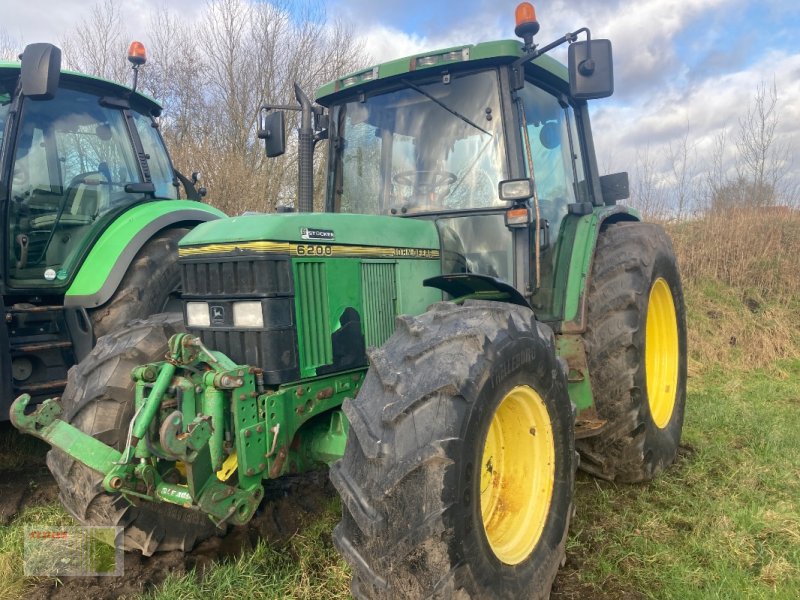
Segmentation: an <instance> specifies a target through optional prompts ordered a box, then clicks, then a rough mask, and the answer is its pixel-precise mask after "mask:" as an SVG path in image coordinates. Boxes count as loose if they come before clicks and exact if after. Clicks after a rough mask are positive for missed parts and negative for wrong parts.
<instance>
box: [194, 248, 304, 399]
mask: <svg viewBox="0 0 800 600" xmlns="http://www.w3.org/2000/svg"><path fill="white" fill-rule="evenodd" d="M180 263H181V269H182V276H183V293H182V295H183V299H184V320H185V321H186V319H185V316H186V313H185V311H186V308H185V303H186V302H187V301H188V302H206V303H207V304H208V306H209V320H210V322H211V324H210V326H209V327H188V330H189V332H190V333H193V334H194V335H197V336H199V337H200V339H201V340H203V343H204V344H205V345H206V346H207V347H208V348H211V349H212V350H218V351H220V352H222V353H224V354H225V355H226V356H228V357H229V358H230V359H231V360H233V361H234V362H236V363H237V364H240V365H252V366H257V367H259V368H261V369H262V370H263V371H264V381H265V382H266V383H267V384H269V385H278V384H281V383H288V382H291V381H297V380H298V379H299V378H300V367H299V359H298V346H297V323H296V321H295V309H294V279H293V277H292V269H291V260H290V259H289V257H288V256H286V257H282V256H278V257H276V256H269V257H265V256H254V255H242V256H233V257H232V256H230V255H226V256H223V257H216V256H211V257H209V256H201V257H184V258H181V259H180ZM254 300H257V301H259V302H260V303H261V314H262V317H263V321H264V326H263V327H261V328H258V329H253V328H243V327H238V328H237V327H236V326H235V325H234V322H233V305H234V303H235V302H241V301H251V302H252V301H254Z"/></svg>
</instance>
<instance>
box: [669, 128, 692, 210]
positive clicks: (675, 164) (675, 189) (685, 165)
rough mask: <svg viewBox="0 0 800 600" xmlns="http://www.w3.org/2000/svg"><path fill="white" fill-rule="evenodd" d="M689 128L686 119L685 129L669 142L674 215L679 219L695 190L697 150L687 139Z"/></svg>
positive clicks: (687, 208) (688, 205)
mask: <svg viewBox="0 0 800 600" xmlns="http://www.w3.org/2000/svg"><path fill="white" fill-rule="evenodd" d="M690 132H691V128H690V127H689V121H688V120H687V121H686V129H685V130H684V132H683V136H681V138H680V140H678V141H677V142H676V143H674V144H673V143H672V142H670V144H669V149H668V151H669V156H668V158H669V165H670V171H671V174H672V186H671V187H672V192H671V195H672V196H673V197H674V199H675V203H676V206H675V211H676V212H675V216H676V218H677V219H678V220H679V221H680V220H681V219H683V218H685V217H686V216H687V213H688V212H689V211H690V205H691V204H692V202H693V199H694V197H695V194H696V192H697V186H696V185H695V175H696V174H697V172H696V164H697V152H696V150H695V147H694V144H692V143H691V142H690V141H689V134H690Z"/></svg>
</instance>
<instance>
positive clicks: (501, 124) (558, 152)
mask: <svg viewBox="0 0 800 600" xmlns="http://www.w3.org/2000/svg"><path fill="white" fill-rule="evenodd" d="M534 27H535V30H538V23H537V22H536V20H535V16H533V15H522V18H521V20H520V19H518V26H517V32H518V34H519V35H520V36H521V37H523V38H524V40H525V42H524V44H521V43H520V42H518V41H510V40H509V41H499V42H488V43H482V44H477V45H468V46H461V47H455V48H446V49H443V50H439V51H435V52H432V53H425V54H420V55H416V56H411V57H408V58H403V59H399V60H395V61H392V62H389V63H384V64H381V65H377V66H375V67H371V68H369V69H365V70H362V71H358V72H355V73H351V74H348V75H345V76H344V77H342V78H340V79H337V80H335V81H333V82H331V83H329V84H327V85H325V86H323V87H322V88H321V89H320V90H319V91H318V93H317V98H316V101H317V105H315V106H311V105H310V103H308V102H307V101H305V102H304V101H303V98H301V96H300V95H299V96H298V100H300V104H301V106H302V107H304V109H303V110H305V111H306V112H310V113H312V115H313V117H314V118H313V119H311V118H307V119H306V122H307V123H308V124H309V125H310V124H311V123H312V122H313V126H310V129H309V131H308V132H307V134H306V138H307V139H311V137H312V136H313V139H315V140H320V139H323V138H327V139H328V140H329V142H328V143H329V152H328V160H329V164H328V169H327V186H326V190H327V192H326V210H327V211H328V212H334V213H355V214H366V215H387V216H397V217H402V218H414V219H425V220H429V221H432V222H434V223H435V225H436V229H437V231H438V235H439V238H440V246H441V260H442V264H441V268H442V276H443V277H444V279H442V280H440V281H439V282H438V283H437V284H436V285H437V286H438V287H441V289H442V290H444V291H445V292H448V293H449V294H450V295H451V296H452V295H454V290H455V289H456V288H457V289H458V290H460V291H466V292H469V291H474V292H478V291H486V290H485V288H486V287H487V286H488V287H489V288H496V289H497V290H500V289H501V288H502V289H505V290H506V291H507V290H508V289H509V287H513V288H514V289H515V290H516V293H517V294H518V295H519V303H524V304H526V305H530V306H531V307H533V308H534V309H535V310H536V312H537V315H538V316H539V317H540V318H542V319H544V320H549V321H557V320H561V319H563V294H559V293H557V292H556V290H557V289H562V290H563V288H564V286H563V282H558V281H556V280H555V273H556V272H557V262H558V261H559V260H560V259H559V256H560V248H559V243H560V242H561V240H563V239H565V236H563V235H562V224H563V222H564V219H565V217H566V216H567V215H569V214H574V215H577V216H582V215H586V214H590V213H592V211H593V208H594V206H602V204H603V198H602V194H601V192H600V178H599V177H598V176H597V169H596V166H595V164H594V161H595V158H594V148H593V144H592V138H591V133H590V127H589V119H588V112H587V104H586V100H587V99H590V98H601V97H605V96H608V95H610V94H611V93H612V91H613V78H612V73H611V48H610V44H608V42H607V40H588V41H583V42H578V41H577V38H578V35H579V34H581V33H583V32H585V33H586V35H587V37H589V33H588V30H579V31H576V32H574V33H569V34H567V35H566V36H564V37H563V38H561V39H560V40H557V41H556V42H553V43H552V44H549V45H548V46H546V47H544V48H541V49H538V48H537V46H536V45H535V44H533V38H532V34H531V33H530V31H533V29H534ZM526 36H527V37H526ZM565 42H569V43H570V51H569V57H570V59H569V66H564V65H562V64H560V63H559V62H557V61H556V60H554V59H552V58H551V57H549V56H547V55H546V54H545V53H546V52H547V51H548V50H550V49H552V48H553V47H555V46H557V45H559V44H561V43H565ZM271 108H272V107H265V111H269V110H270V109H271ZM275 108H277V107H275ZM281 108H286V107H281ZM281 126H282V122H281V123H277V122H273V121H272V120H271V119H270V117H269V116H267V117H266V118H265V119H263V120H262V132H261V136H262V137H265V138H267V142H268V143H267V147H268V149H267V151H268V154H271V155H274V154H275V152H272V153H271V152H270V147H269V146H270V138H272V139H273V140H274V139H276V138H281V136H275V135H271V133H273V132H275V131H276V130H277V129H278V128H280V127H281ZM300 131H301V146H302V136H303V128H302V127H301V130H300ZM300 162H301V170H302V163H303V158H302V153H301V159H300ZM302 188H303V185H302V176H301V186H300V189H301V190H302ZM300 206H301V210H303V208H302V206H303V203H302V198H301V199H300ZM306 206H310V203H307V204H306ZM566 246H568V249H569V251H571V250H572V243H571V242H570V241H568V242H567V243H566ZM566 246H565V247H566ZM562 259H563V257H562ZM455 279H458V285H456V288H453V286H451V285H450V284H449V283H448V284H447V285H445V282H446V280H448V281H450V282H452V281H453V280H455ZM465 286H466V287H465ZM501 293H504V294H505V293H506V292H501Z"/></svg>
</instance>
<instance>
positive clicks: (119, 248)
mask: <svg viewBox="0 0 800 600" xmlns="http://www.w3.org/2000/svg"><path fill="white" fill-rule="evenodd" d="M225 216H226V215H225V213H223V212H222V211H221V210H218V209H216V208H214V207H212V206H208V205H206V204H200V203H198V202H191V201H187V200H161V201H158V202H148V203H146V204H140V205H138V206H134V207H132V208H131V209H130V210H127V211H125V212H124V213H122V214H121V215H120V216H119V217H117V218H116V219H115V220H114V222H113V223H111V225H109V226H108V228H107V229H106V230H105V231H104V232H103V234H102V235H101V236H100V238H99V239H98V240H97V241H96V242H95V243H94V246H92V249H91V251H90V252H89V254H88V256H87V257H86V259H85V260H84V261H83V264H82V265H81V267H80V270H79V271H78V273H77V275H76V276H75V279H74V280H73V281H72V285H70V287H69V289H68V290H67V292H66V295H65V296H64V306H65V307H77V306H80V307H83V308H96V307H98V306H100V305H102V304H104V303H105V302H108V300H109V299H110V298H111V296H113V295H114V292H115V291H116V290H117V287H118V286H119V284H120V281H122V278H123V276H124V275H125V272H126V271H127V270H128V266H130V264H131V262H132V261H133V258H134V257H135V256H136V253H137V252H139V250H140V249H141V248H142V246H144V245H145V244H146V243H147V242H148V241H149V240H150V239H151V238H152V237H153V236H154V235H155V234H156V233H158V232H159V231H161V230H162V229H166V228H168V227H170V226H174V225H196V224H198V223H203V222H205V221H212V220H214V219H219V218H221V217H225Z"/></svg>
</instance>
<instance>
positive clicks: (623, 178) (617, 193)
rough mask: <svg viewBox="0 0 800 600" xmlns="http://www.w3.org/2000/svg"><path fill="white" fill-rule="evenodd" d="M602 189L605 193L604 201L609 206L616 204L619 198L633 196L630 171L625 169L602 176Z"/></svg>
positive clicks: (624, 198) (625, 198) (623, 198)
mask: <svg viewBox="0 0 800 600" xmlns="http://www.w3.org/2000/svg"><path fill="white" fill-rule="evenodd" d="M600 191H601V192H602V194H603V203H604V204H607V205H609V206H613V205H614V204H616V202H617V200H627V199H628V198H630V196H631V192H630V185H629V184H628V173H627V172H624V171H623V172H622V173H611V174H610V175H603V176H601V177H600Z"/></svg>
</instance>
